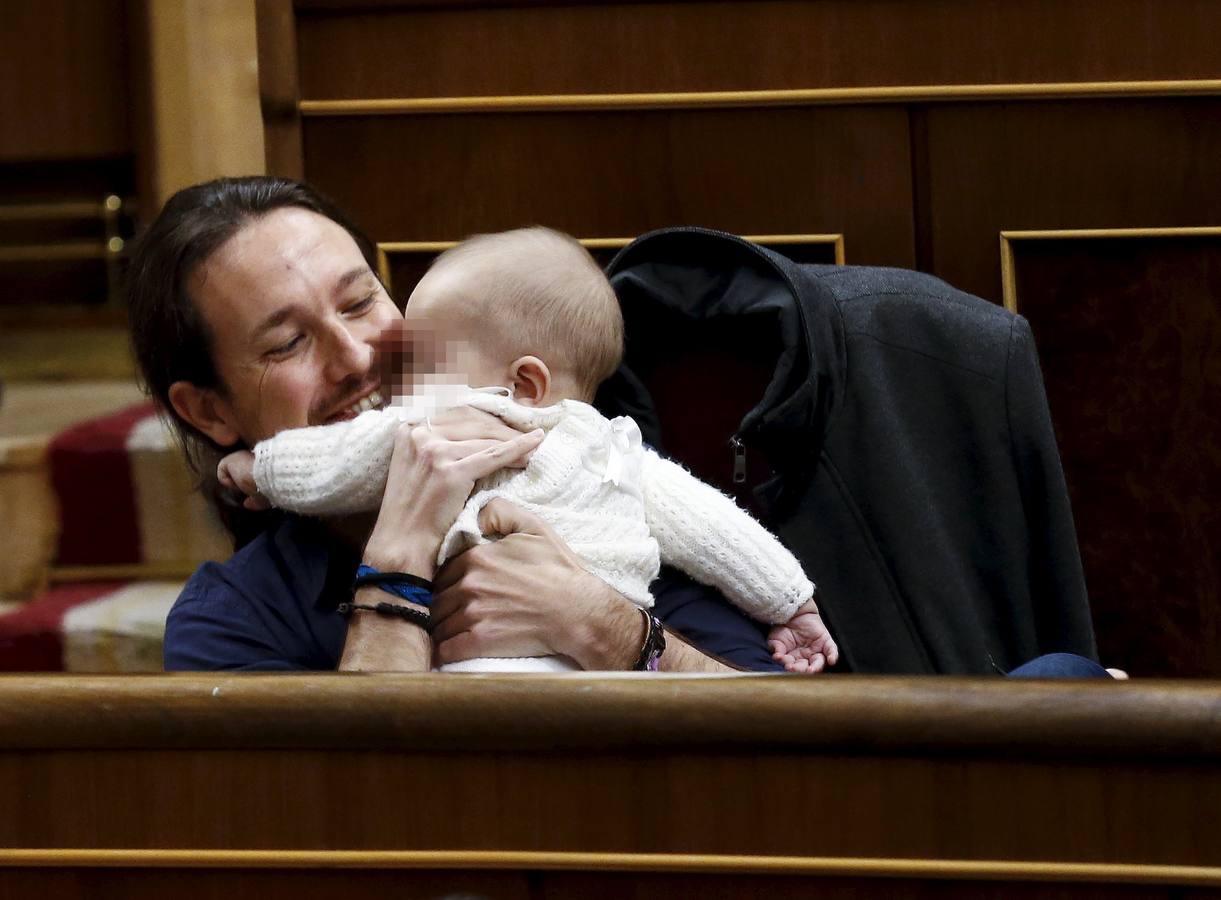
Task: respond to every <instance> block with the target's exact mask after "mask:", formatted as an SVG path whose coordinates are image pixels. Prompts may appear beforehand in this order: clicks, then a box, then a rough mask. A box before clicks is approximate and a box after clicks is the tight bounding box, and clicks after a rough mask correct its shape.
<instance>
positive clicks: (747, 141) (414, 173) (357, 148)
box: [304, 108, 913, 265]
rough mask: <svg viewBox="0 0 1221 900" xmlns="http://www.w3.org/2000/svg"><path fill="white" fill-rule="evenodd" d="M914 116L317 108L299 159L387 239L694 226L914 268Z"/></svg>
mask: <svg viewBox="0 0 1221 900" xmlns="http://www.w3.org/2000/svg"><path fill="white" fill-rule="evenodd" d="M906 128H907V120H906V115H905V113H904V112H903V111H902V110H895V109H875V108H869V109H864V108H862V109H847V110H841V109H819V110H691V111H663V112H640V113H630V112H629V113H584V114H582V113H578V114H571V115H569V114H562V115H551V114H545V113H532V114H510V115H472V116H457V117H455V116H413V117H410V118H392V119H378V118H344V119H322V120H320V119H309V120H306V122H305V123H304V135H305V157H306V163H305V166H306V171H307V172H309V173H310V178H311V179H312V180H313V182H314V183H315V184H316V185H318V186H319V187H320V188H322V189H323V190H324V191H326V192H327V193H328V194H330V195H331V196H332V197H333V198H334V199H335V200H336V201H337V202H338V203H339V204H340V205H341V206H342V207H344V208H345V209H346V210H347V211H348V212H349V213H350V214H351V215H352V216H353V217H354V218H355V220H356V221H357V222H359V223H360V224H361V225H362V226H363V227H364V228H365V229H366V230H367V231H368V232H370V234H371V235H372V236H373V238H374V239H375V240H379V241H382V240H396V241H401V240H440V239H459V238H462V237H465V236H467V235H469V234H472V233H475V232H480V231H494V230H500V229H505V228H513V227H517V226H520V225H528V224H535V223H537V224H545V225H550V226H552V227H555V228H559V229H561V230H564V231H568V232H571V233H575V234H581V235H631V234H639V233H642V232H645V231H649V230H652V229H654V228H660V227H664V226H668V225H675V224H698V225H705V226H709V227H714V228H722V229H724V230H727V231H733V232H736V233H739V234H785V233H790V234H791V233H797V234H808V233H827V232H830V233H842V234H843V235H844V239H845V243H846V245H847V246H848V247H849V248H850V250H849V252H850V253H851V258H852V259H853V260H854V261H858V262H865V261H871V262H877V263H886V264H892V265H910V264H911V263H912V261H913V260H912V254H911V247H912V244H913V239H912V222H911V214H910V210H909V206H910V196H911V184H910V164H909V160H908V156H907V152H908V144H907V137H906ZM371 184H376V185H377V189H376V190H370V185H371ZM764 226H766V227H764Z"/></svg>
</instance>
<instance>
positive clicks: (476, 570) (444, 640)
mask: <svg viewBox="0 0 1221 900" xmlns="http://www.w3.org/2000/svg"><path fill="white" fill-rule="evenodd" d="M479 524H480V527H481V528H482V530H483V533H484V534H486V535H502V537H501V538H500V540H498V541H495V542H493V543H490V544H481V545H479V546H478V547H472V548H471V549H470V550H467V551H466V552H465V553H463V554H461V555H459V556H457V557H455V558H454V559H452V560H450V561H449V562H448V563H446V564H445V566H444V567H443V568H442V569H441V571H440V572H438V573H437V577H436V579H435V580H434V582H433V601H432V616H433V621H434V623H435V624H434V627H433V635H432V637H433V647H434V654H435V656H436V658H437V661H438V662H439V663H442V664H443V663H449V662H459V661H461V660H465V659H476V658H480V657H506V656H550V655H553V654H559V655H561V656H567V657H569V658H570V659H572V660H574V661H575V662H576V663H577V665H579V666H580V667H581V668H582V669H587V670H590V671H624V670H626V669H630V668H631V667H632V664H633V663H635V662H636V658H637V657H638V656H639V655H640V648H641V645H642V644H643V643H644V622H643V620H642V618H641V616H640V610H639V609H638V608H637V607H636V605H635V604H633V603H632V602H631V601H629V600H627V599H626V598H624V597H623V596H622V595H621V594H619V593H618V592H617V591H616V590H615V589H614V588H612V587H611V586H610V585H608V584H607V583H606V582H604V581H603V580H602V579H601V578H598V577H597V576H596V575H592V574H590V573H589V572H588V571H586V569H585V567H584V566H583V565H582V564H581V561H580V559H578V558H577V556H576V554H574V553H573V552H572V551H571V550H570V549H569V548H568V545H567V544H565V543H564V542H563V541H562V540H561V539H560V538H559V536H558V535H556V533H555V532H554V531H552V530H551V528H550V527H549V526H548V525H547V524H546V523H545V522H543V521H542V520H541V519H540V518H538V516H535V515H533V514H531V513H529V512H527V511H526V510H523V509H520V508H519V507H516V506H514V505H513V504H511V503H508V502H507V501H505V500H493V501H492V502H491V503H489V504H488V505H487V506H485V507H484V509H483V511H482V512H481V513H480V516H479ZM661 668H662V669H663V670H664V671H668V672H732V671H733V669H732V668H730V667H729V666H726V665H724V664H723V663H721V662H718V661H717V660H715V659H713V658H711V657H709V656H705V655H704V654H703V653H701V652H700V651H698V650H696V649H695V648H694V647H691V646H690V645H688V644H686V643H685V642H683V641H682V640H681V639H679V638H678V636H677V635H674V634H673V633H670V634H669V635H668V637H667V644H666V651H665V653H664V654H663V655H662V658H661Z"/></svg>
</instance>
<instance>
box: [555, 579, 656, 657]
mask: <svg viewBox="0 0 1221 900" xmlns="http://www.w3.org/2000/svg"><path fill="white" fill-rule="evenodd" d="M599 584H601V585H602V588H603V590H602V597H603V603H602V604H601V605H600V606H598V607H595V609H594V612H593V614H592V615H591V616H589V617H588V619H586V620H585V621H584V623H583V632H582V634H581V635H579V639H578V640H577V641H575V642H574V643H576V644H577V645H578V646H575V647H573V648H572V649H571V650H569V651H568V653H567V655H568V656H571V657H572V658H573V659H575V660H576V661H577V662H578V663H579V664H580V666H581V668H583V669H587V670H592V671H604V672H626V671H628V670H630V669H631V668H632V666H634V665H635V664H636V660H637V659H638V658H639V656H640V648H641V646H642V645H643V644H644V639H645V633H646V629H645V622H644V618H643V617H642V616H641V615H640V610H639V608H638V607H637V606H636V605H635V604H633V603H632V602H631V601H629V600H627V599H626V598H625V597H623V595H622V594H620V593H619V592H618V591H616V590H615V589H614V588H612V587H610V586H609V585H607V584H605V582H601V581H599Z"/></svg>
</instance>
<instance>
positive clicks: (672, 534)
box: [254, 390, 813, 671]
mask: <svg viewBox="0 0 1221 900" xmlns="http://www.w3.org/2000/svg"><path fill="white" fill-rule="evenodd" d="M451 402H452V403H461V404H465V405H469V406H472V407H475V408H477V409H482V410H484V411H486V412H490V413H492V414H494V415H497V416H499V417H500V418H502V419H503V420H504V421H506V422H507V423H509V424H510V425H513V426H514V427H517V428H521V429H532V428H543V429H544V430H546V432H547V436H546V438H545V439H544V440H543V442H542V444H541V445H540V446H539V447H538V449H537V450H535V452H534V455H533V456H532V457H531V459H530V462H529V464H528V465H527V466H526V468H525V469H522V470H513V469H508V470H504V471H502V472H499V473H497V474H495V475H493V476H491V477H490V478H486V479H483V480H482V481H480V482H479V483H478V484H477V485H476V487H475V490H474V492H473V493H472V494H471V496H470V498H469V499H468V501H467V503H466V505H465V506H464V507H463V509H462V512H461V513H460V515H459V516H458V519H457V521H456V522H455V523H454V525H453V526H452V527H451V529H450V530H449V532H448V534H447V535H446V537H445V539H444V540H443V541H442V544H441V548H440V552H439V554H438V563H444V562H445V560H447V559H449V558H450V557H451V556H453V555H455V554H457V553H460V552H461V551H462V550H465V549H466V548H468V547H470V546H472V545H475V544H478V543H482V542H484V541H486V540H487V539H486V538H485V537H484V536H483V535H482V534H481V532H480V529H479V524H478V517H479V513H480V511H481V510H482V509H483V507H484V506H486V505H487V504H488V503H489V502H490V501H491V500H492V499H494V498H497V497H501V498H504V499H506V500H508V501H510V502H512V503H514V504H516V505H518V506H521V507H523V508H525V509H527V510H529V511H531V512H533V513H535V514H537V515H538V516H539V517H540V518H542V519H543V520H544V521H545V522H547V523H548V524H549V525H550V526H551V527H552V528H554V529H555V531H556V533H557V534H558V535H559V536H560V537H561V538H563V539H564V541H565V542H566V543H567V544H568V546H569V547H571V548H572V550H573V551H574V552H575V553H576V554H577V555H578V556H579V557H580V558H581V560H582V562H583V563H584V565H585V567H586V568H587V569H588V570H589V571H590V572H592V573H593V574H595V575H597V576H598V577H599V578H601V579H602V580H604V581H605V582H607V583H608V584H609V585H611V586H612V587H613V588H615V590H617V591H618V592H619V593H621V594H623V596H625V597H627V598H628V599H629V600H631V601H632V602H634V603H636V604H638V605H639V606H642V607H646V608H647V607H650V606H652V604H653V598H652V596H651V595H650V594H649V589H648V588H649V583H650V582H651V581H652V580H653V579H654V578H655V577H656V576H657V572H658V568H659V563H660V561H665V562H667V563H672V564H674V565H675V566H677V567H678V568H679V569H681V570H683V571H685V572H686V573H687V574H689V575H691V576H692V577H693V578H695V579H696V580H698V581H701V582H703V583H705V584H709V585H711V586H713V587H715V588H717V589H718V590H720V591H721V592H722V593H723V594H724V595H725V596H726V597H727V598H728V599H729V600H730V601H732V602H733V603H734V604H735V605H737V606H738V607H739V608H741V609H742V610H743V611H744V612H746V613H747V614H749V615H751V616H753V617H754V618H756V619H759V620H760V621H763V622H768V623H772V624H775V623H780V622H786V621H788V620H789V619H790V618H791V617H792V615H793V613H794V612H796V610H797V608H798V607H799V606H800V605H801V604H802V603H804V602H805V601H807V600H809V599H810V598H811V596H812V595H813V585H812V584H811V583H810V581H809V580H808V579H807V578H806V577H805V575H804V573H803V572H802V571H801V567H800V565H799V564H798V563H797V561H796V559H794V558H793V556H792V554H790V553H789V552H788V551H787V550H786V549H785V548H784V547H783V546H782V545H781V544H780V542H779V541H778V540H776V538H775V537H773V536H772V535H771V534H769V533H768V532H767V530H766V529H764V528H763V527H762V526H761V525H760V524H759V523H758V522H756V521H755V520H754V519H752V518H751V517H750V516H749V515H748V514H747V513H746V512H745V511H743V510H741V509H740V508H738V507H737V506H736V505H735V504H734V502H733V501H732V500H731V499H730V498H728V497H726V496H725V495H723V494H721V493H720V492H719V491H717V490H715V489H714V488H712V487H710V486H708V485H705V484H703V483H702V482H700V481H699V480H697V479H696V478H695V477H693V476H692V475H691V474H690V473H689V472H687V471H686V470H685V469H683V468H682V467H681V466H679V465H677V464H675V463H673V462H669V461H667V460H664V459H662V458H661V457H659V456H658V455H657V454H656V453H654V452H653V451H651V450H646V449H645V448H644V447H643V446H642V444H641V439H640V431H639V429H638V428H637V427H636V424H635V423H634V422H632V420H631V419H628V418H626V417H620V418H618V419H615V420H608V419H606V418H605V417H603V416H602V415H601V414H600V413H598V412H597V410H595V409H594V408H593V407H592V406H590V405H588V404H586V403H581V402H579V401H576V400H564V401H561V402H560V403H558V404H556V405H555V406H550V407H543V408H536V407H528V406H522V405H521V404H517V403H514V402H512V401H511V400H510V399H509V398H508V397H506V396H503V395H501V394H499V393H496V392H493V391H489V390H480V391H469V390H468V391H465V392H464V393H462V394H460V395H455V396H454V397H452V398H451ZM445 405H446V404H443V403H441V404H439V403H436V402H435V398H434V402H413V403H412V404H411V405H409V406H407V407H391V408H389V409H386V410H383V411H377V410H373V411H369V412H366V413H363V414H361V415H360V416H358V417H357V418H356V419H354V420H352V421H351V422H345V423H340V424H337V425H329V426H319V427H316V428H305V429H297V430H293V431H287V432H282V433H281V434H279V435H277V436H275V437H274V438H272V439H270V440H268V441H264V442H262V443H260V444H259V445H258V447H256V449H255V470H254V474H255V481H256V483H257V484H258V487H259V490H260V491H261V492H262V493H263V494H264V495H265V496H266V497H267V498H268V499H269V500H270V501H271V502H272V503H273V504H275V505H276V506H279V507H281V508H284V509H289V510H294V511H297V512H307V513H323V512H332V513H336V512H354V511H358V510H369V509H375V508H376V507H377V506H378V505H379V503H380V499H381V493H382V491H383V490H384V488H385V482H386V471H387V468H388V466H389V461H390V455H391V452H392V450H393V443H394V435H395V432H396V431H397V429H398V427H399V425H400V424H402V423H404V422H409V423H418V422H420V421H423V420H424V419H425V418H426V414H431V413H435V412H437V411H439V409H441V408H443V407H444V406H445ZM495 665H496V663H495V662H493V663H490V664H485V662H484V661H473V662H471V663H469V664H464V665H463V666H462V670H464V671H495V670H502V671H503V667H502V668H500V669H497V668H495Z"/></svg>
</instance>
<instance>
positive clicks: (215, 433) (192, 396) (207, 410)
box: [170, 381, 241, 447]
mask: <svg viewBox="0 0 1221 900" xmlns="http://www.w3.org/2000/svg"><path fill="white" fill-rule="evenodd" d="M170 405H171V406H173V407H174V411H175V412H176V413H178V415H180V416H182V418H183V419H184V420H186V421H187V422H188V423H189V424H191V425H193V426H195V428H197V429H198V430H199V431H201V432H202V433H204V434H206V435H207V436H208V437H210V438H211V439H212V440H213V442H215V443H216V444H218V445H219V446H221V447H232V446H233V445H234V444H236V443H237V442H238V441H239V440H241V436H240V435H239V434H238V433H237V428H235V427H234V422H235V420H234V416H233V412H232V410H231V409H230V408H229V404H228V403H226V402H225V401H224V400H223V399H221V397H220V395H219V394H218V393H217V392H216V391H215V390H214V389H212V388H201V387H199V386H198V385H194V384H191V382H189V381H175V382H174V383H173V384H171V385H170Z"/></svg>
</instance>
